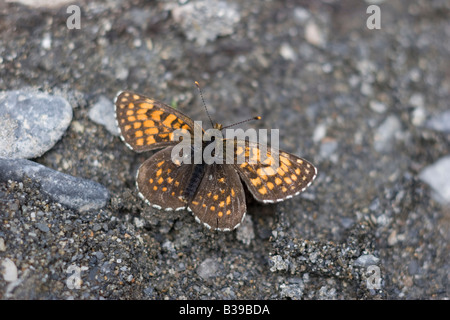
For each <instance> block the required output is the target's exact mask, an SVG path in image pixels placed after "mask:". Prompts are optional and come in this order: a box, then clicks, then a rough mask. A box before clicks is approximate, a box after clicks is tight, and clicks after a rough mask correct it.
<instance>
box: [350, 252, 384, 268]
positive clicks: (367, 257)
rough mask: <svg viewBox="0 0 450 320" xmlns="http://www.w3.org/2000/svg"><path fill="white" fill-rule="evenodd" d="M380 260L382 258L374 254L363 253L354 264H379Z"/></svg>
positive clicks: (364, 265)
mask: <svg viewBox="0 0 450 320" xmlns="http://www.w3.org/2000/svg"><path fill="white" fill-rule="evenodd" d="M379 261H380V259H379V258H377V257H375V256H374V255H373V254H363V255H362V256H360V257H358V259H356V260H355V262H353V265H354V266H357V267H368V266H372V265H376V264H378V262H379Z"/></svg>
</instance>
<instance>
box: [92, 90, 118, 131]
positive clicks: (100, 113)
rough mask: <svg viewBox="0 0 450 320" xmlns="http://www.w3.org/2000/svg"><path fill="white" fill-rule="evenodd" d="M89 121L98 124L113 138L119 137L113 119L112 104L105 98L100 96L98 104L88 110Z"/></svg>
mask: <svg viewBox="0 0 450 320" xmlns="http://www.w3.org/2000/svg"><path fill="white" fill-rule="evenodd" d="M89 119H91V120H92V121H93V122H95V123H97V124H100V125H102V126H104V127H105V128H106V130H108V132H109V133H111V134H112V135H114V136H119V129H118V128H117V125H116V119H115V117H114V104H113V103H112V102H111V100H109V99H108V98H107V97H105V96H100V98H99V99H98V102H97V103H96V104H94V105H93V106H92V108H91V109H90V110H89Z"/></svg>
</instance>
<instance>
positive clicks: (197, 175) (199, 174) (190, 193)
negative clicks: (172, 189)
mask: <svg viewBox="0 0 450 320" xmlns="http://www.w3.org/2000/svg"><path fill="white" fill-rule="evenodd" d="M205 169H206V165H205V164H203V163H202V164H195V165H194V170H193V171H192V174H191V177H190V179H189V183H188V184H187V187H186V189H185V190H184V192H183V199H184V200H185V201H186V202H188V203H189V202H191V200H192V199H194V196H195V193H196V192H197V190H198V186H199V185H200V183H201V182H202V179H203V176H204V174H205Z"/></svg>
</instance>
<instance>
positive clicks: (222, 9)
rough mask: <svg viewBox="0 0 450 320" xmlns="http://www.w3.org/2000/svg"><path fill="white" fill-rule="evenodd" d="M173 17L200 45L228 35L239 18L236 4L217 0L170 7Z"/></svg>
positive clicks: (189, 36)
mask: <svg viewBox="0 0 450 320" xmlns="http://www.w3.org/2000/svg"><path fill="white" fill-rule="evenodd" d="M172 17H173V19H174V20H175V21H176V22H177V23H179V24H180V26H181V27H182V28H183V32H184V33H185V35H186V37H187V38H188V39H189V40H195V41H196V43H197V44H198V45H200V46H204V45H205V44H206V43H207V42H208V41H213V40H215V39H216V38H217V37H219V36H226V35H230V34H232V33H233V32H234V28H235V26H236V25H237V23H238V22H239V20H240V19H241V17H240V14H239V10H238V8H237V7H236V5H234V4H232V3H229V2H225V1H218V0H211V1H205V0H199V1H190V2H189V3H187V4H185V5H180V6H176V7H174V8H173V9H172Z"/></svg>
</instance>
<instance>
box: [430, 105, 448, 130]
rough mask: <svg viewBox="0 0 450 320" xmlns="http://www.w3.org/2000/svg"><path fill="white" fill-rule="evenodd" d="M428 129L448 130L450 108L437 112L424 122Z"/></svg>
mask: <svg viewBox="0 0 450 320" xmlns="http://www.w3.org/2000/svg"><path fill="white" fill-rule="evenodd" d="M425 127H427V128H428V129H432V130H436V131H441V132H450V110H448V111H445V112H443V113H441V114H438V115H436V116H434V117H432V118H431V119H429V120H428V121H427V122H426V123H425Z"/></svg>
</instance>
